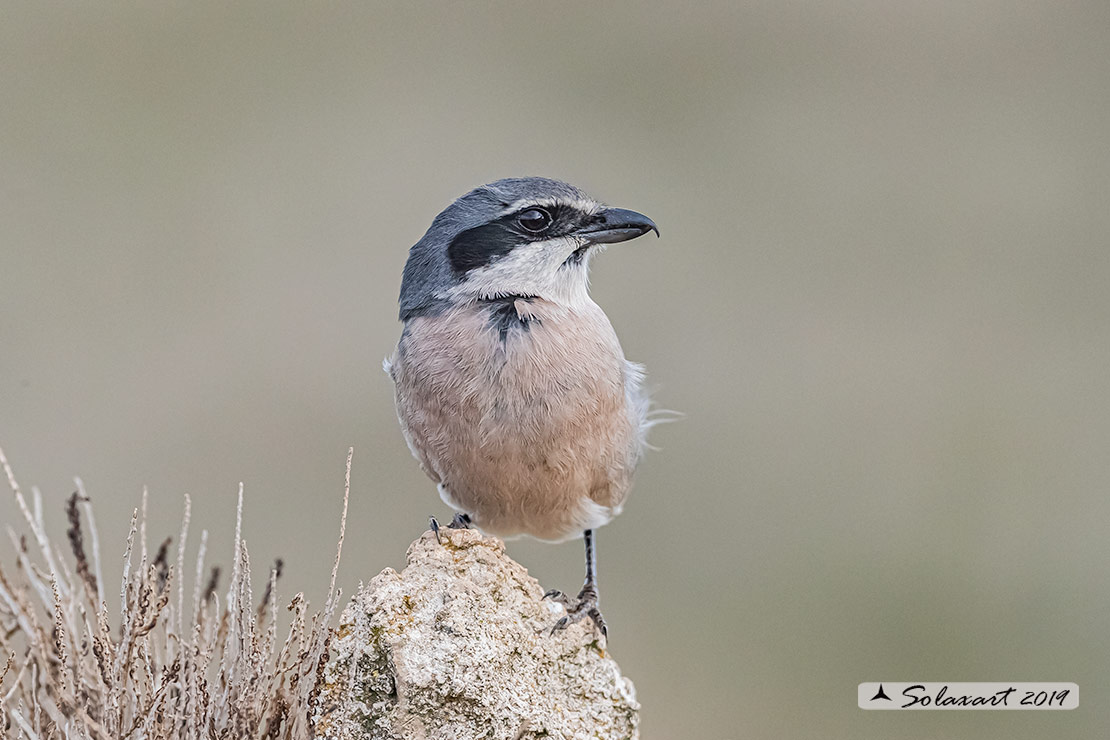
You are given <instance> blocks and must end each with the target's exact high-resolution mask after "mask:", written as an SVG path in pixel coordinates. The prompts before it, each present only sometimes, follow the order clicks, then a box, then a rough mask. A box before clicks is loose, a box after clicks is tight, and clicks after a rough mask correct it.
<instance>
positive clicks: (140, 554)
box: [0, 450, 353, 740]
mask: <svg viewBox="0 0 1110 740" xmlns="http://www.w3.org/2000/svg"><path fill="white" fill-rule="evenodd" d="M352 455H353V450H351V451H348V454H347V475H346V485H345V489H344V494H343V517H342V519H341V521H340V534H339V546H338V551H337V553H336V559H335V564H334V566H333V568H332V575H331V587H330V589H329V591H328V599H327V602H326V604H325V607H324V610H323V612H322V613H321V612H315V613H312V614H311V615H310V614H309V611H308V609H309V606H308V603H307V602H306V601H305V600H304V598H303V596H302V595H301V594H297V595H296V596H294V597H293V599H292V602H291V603H290V604H289V606H288V609H289V611H290V612H291V618H290V619H289V621H290V624H289V628H288V631H287V632H284V631H283V632H284V634H285V637H284V640H282V641H280V642H279V640H278V617H279V614H278V605H277V596H276V583H277V579H278V576H279V575H280V571H281V561H278V562H277V563H276V564H275V565H274V567H273V568H271V569H270V571H269V574H268V578H267V581H266V585H265V588H264V593H263V596H262V599H261V601H260V603H259V604H258V606H257V608H255V606H254V605H253V603H252V589H251V569H250V559H249V557H248V554H247V546H246V543H245V542H243V540H242V538H241V536H240V535H241V525H242V512H243V489H242V486H241V485H240V488H239V506H238V510H237V511H238V514H237V517H236V522H235V557H234V559H233V562H232V569H231V580H230V583H229V584H228V587H227V590H226V592H225V593H226V595H225V596H224V598H223V600H222V601H221V599H220V596H219V595H218V593H217V589H218V575H219V571H218V569H216V568H213V569H211V570H210V571H209V573H208V574H207V575H206V574H205V563H204V558H205V550H206V544H207V539H208V533H207V531H205V532H202V533H201V537H200V545H199V551H198V554H197V558H196V565H195V568H194V571H193V583H192V598H191V603H190V604H188V605H187V604H186V598H185V590H186V588H185V581H186V579H185V573H184V569H185V545H186V542H187V540H188V534H189V498H188V497H187V496H186V497H185V514H184V517H183V521H182V525H181V533H180V535H179V538H178V544H177V548H176V558H173V557H172V554H171V547H172V544H171V541H170V540H166V541H164V542H163V543H162V544H161V545H160V546H159V547H158V549H157V550H156V551H155V553H154V556H153V557H150V556H149V553H148V552H147V543H146V499H147V497H146V493H145V491H144V494H143V500H142V507H141V509H138V510H136V511H135V513H134V514H133V515H132V518H131V530H130V533H129V535H128V537H127V550H126V555H125V557H124V561H123V578H122V583H121V586H120V592H119V619H118V623H117V626H116V628H115V629H114V630H113V629H112V627H111V626H110V625H111V623H112V621H113V620H112V618H111V616H110V614H109V605H108V597H107V595H106V593H105V588H106V586H105V582H104V579H103V577H102V576H101V564H100V553H99V543H98V540H97V534H96V524H95V521H94V520H93V517H92V507H91V506H90V504H89V499H88V497H87V496H86V495H85V492H84V489H83V486H82V485H81V483H80V481H77V485H78V491H77V493H75V494H74V495H73V496H72V497H71V498H70V499H69V502H68V506H67V509H66V514H67V518H68V520H69V530H68V532H67V536H68V540H69V550H70V553H69V554H68V555H67V554H65V553H63V552H62V551H61V550H60V549H58V548H56V546H55V545H54V543H52V542H51V541H50V539H49V538H48V537H47V536H46V530H45V527H44V526H43V517H42V504H41V498H40V497H39V495H38V492H37V491H33V496H32V506H31V507H28V505H27V500H26V498H25V497H24V495H23V491H22V489H20V487H19V484H18V483H17V482H16V479H15V476H14V474H13V473H12V469H11V466H10V465H9V464H8V461H7V459H6V458H5V457H4V454H3V450H0V464H2V465H3V468H4V472H5V473H6V474H7V477H8V483H9V484H10V486H11V490H12V493H13V494H14V495H15V500H16V503H17V505H18V506H19V509H20V511H21V512H22V513H23V518H24V524H25V525H26V529H27V531H26V532H23V533H20V532H17V531H16V530H15V529H14V528H13V527H11V526H8V532H9V535H10V537H11V540H12V542H13V544H14V545H15V550H16V556H15V563H14V566H8V567H3V566H2V565H0V738H7V737H12V738H31V739H36V738H44V739H45V738H90V739H92V738H96V739H98V740H101V739H102V740H109V739H112V740H115V739H117V738H136V739H139V738H142V739H146V738H150V739H152V740H157V739H161V738H175V739H176V738H185V739H189V738H198V739H199V738H208V739H213V740H214V739H221V738H236V739H239V738H295V739H296V740H302V739H303V738H309V737H311V736H312V727H311V717H310V707H311V705H312V702H313V700H314V699H315V695H316V693H317V691H318V689H319V681H320V676H322V667H323V664H324V662H325V661H326V659H327V658H326V656H327V645H328V640H329V636H330V630H329V628H328V625H329V624H330V622H331V619H332V616H333V615H334V612H335V609H336V605H337V602H338V599H339V592H338V591H337V590H336V588H335V577H336V572H337V569H338V567H339V553H340V552H341V551H342V547H343V532H344V529H345V525H346V518H347V500H348V497H349V495H350V490H351V457H352ZM82 515H83V517H82ZM82 519H84V521H85V522H87V525H88V531H89V536H90V544H91V556H90V555H89V554H88V553H87V552H86V548H85V536H84V527H83V526H82V524H83V521H82ZM136 536H137V541H136ZM136 546H137V547H136ZM136 550H137V552H136ZM71 560H72V562H73V564H74V565H73V566H72V567H71V566H70V565H69V564H68V563H69V562H70V561H71ZM136 561H137V562H136ZM202 584H203V585H202ZM113 599H114V596H113Z"/></svg>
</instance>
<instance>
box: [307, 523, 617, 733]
mask: <svg viewBox="0 0 1110 740" xmlns="http://www.w3.org/2000/svg"><path fill="white" fill-rule="evenodd" d="M440 537H441V539H442V544H441V543H438V542H436V539H435V536H434V535H432V534H431V533H430V532H428V533H426V534H425V535H424V536H423V537H421V538H420V539H418V540H417V541H416V542H414V543H413V544H412V546H411V547H409V552H408V565H407V567H406V568H405V569H404V571H402V572H401V573H398V572H396V571H395V570H393V569H391V568H386V569H385V570H383V571H382V572H381V573H380V574H378V576H377V577H375V578H374V579H373V580H372V581H370V583H369V584H368V585H366V586H365V587H363V588H362V589H361V590H360V591H359V592H358V594H356V595H355V597H354V598H353V599H352V600H351V603H350V605H348V607H347V609H346V610H345V611H344V612H343V617H342V619H341V621H340V625H339V628H338V629H337V631H336V633H335V635H334V636H333V638H332V640H331V644H330V648H329V650H330V655H331V659H330V660H329V662H328V665H327V667H326V669H325V671H326V672H325V676H324V686H323V689H322V691H321V694H320V697H319V699H318V701H317V704H316V707H315V715H314V719H315V726H316V736H317V738H320V739H321V740H323V739H324V738H327V739H328V740H356V739H358V740H364V739H365V740H370V739H371V738H373V739H375V740H376V739H378V738H382V739H383V740H384V739H385V738H389V739H390V740H471V738H474V739H475V740H476V739H477V738H482V739H483V740H532V739H533V738H564V739H565V740H571V739H572V738H602V739H604V740H610V739H612V740H621V739H623V738H637V737H638V732H637V729H636V727H637V724H638V716H637V712H638V710H639V704H637V703H636V693H635V689H634V688H633V686H632V682H631V681H629V680H628V679H626V678H623V677H622V676H621V675H620V670H619V669H618V667H617V664H616V663H615V662H614V661H613V660H612V659H611V658H609V657H608V656H607V655H606V654H605V651H604V641H603V640H602V638H600V637H599V636H598V635H596V634H595V633H594V631H593V626H592V625H591V624H590V622H589V620H584V621H582V622H579V623H578V624H574V625H571V626H570V627H568V628H567V629H566V630H565V631H562V632H559V633H556V634H554V635H551V634H549V633H550V628H551V625H553V624H554V623H555V621H556V620H557V619H558V618H559V617H560V616H562V615H563V614H565V612H564V610H563V607H562V606H559V605H557V604H553V603H552V602H550V601H543V600H542V595H543V590H542V589H541V588H540V585H539V583H537V582H536V580H535V579H534V578H532V577H531V576H529V575H528V571H526V570H525V569H524V568H523V567H522V566H520V565H519V564H517V563H516V562H514V561H513V560H511V559H510V558H509V557H508V556H507V555H505V546H504V544H503V543H502V542H501V541H500V540H499V539H497V538H494V537H484V536H482V535H481V534H480V533H478V532H476V531H474V530H465V529H443V530H441V531H440Z"/></svg>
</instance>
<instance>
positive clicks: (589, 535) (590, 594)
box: [543, 529, 609, 637]
mask: <svg viewBox="0 0 1110 740" xmlns="http://www.w3.org/2000/svg"><path fill="white" fill-rule="evenodd" d="M583 539H584V540H585V541H586V582H585V583H584V584H583V585H582V590H581V591H579V592H578V599H577V600H576V601H575V602H574V603H571V602H570V600H569V599H568V598H567V597H566V594H564V593H563V592H561V591H558V590H555V589H552V590H551V591H548V592H547V593H545V594H544V595H543V597H544V598H545V599H552V600H554V601H557V602H559V603H560V604H562V605H563V606H565V607H566V608H567V615H566V616H565V617H563V618H561V619H560V620H559V621H558V622H556V623H555V626H553V627H552V628H551V634H555V633H556V632H558V631H559V630H563V629H566V628H567V625H570V624H574V623H575V622H578V621H581V620H582V619H584V618H585V617H589V618H590V621H592V622H593V623H594V626H595V627H597V629H598V631H599V632H601V636H602V637H608V636H609V633H608V630H607V629H606V627H605V618H604V617H603V616H601V610H600V609H599V608H598V597H597V564H596V561H595V560H594V532H593V530H592V529H587V530H586V531H585V533H584V535H583Z"/></svg>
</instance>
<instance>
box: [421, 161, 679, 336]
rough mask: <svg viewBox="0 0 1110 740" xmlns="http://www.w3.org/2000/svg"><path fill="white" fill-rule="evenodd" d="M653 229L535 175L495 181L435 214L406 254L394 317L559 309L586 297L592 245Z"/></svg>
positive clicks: (650, 223) (630, 215)
mask: <svg viewBox="0 0 1110 740" xmlns="http://www.w3.org/2000/svg"><path fill="white" fill-rule="evenodd" d="M649 231H654V232H655V233H656V234H657V235H658V233H659V229H657V228H656V226H655V223H654V222H653V221H652V220H651V219H650V218H648V217H647V216H645V215H643V214H641V213H636V212H635V211H628V210H625V209H623V208H608V207H606V206H604V205H602V204H601V203H598V202H597V201H595V200H593V199H592V198H590V197H588V196H587V195H585V194H584V193H583V192H582V191H580V190H579V189H578V188H576V187H574V186H572V185H568V184H567V183H564V182H559V181H557V180H549V179H547V178H543V177H522V178H511V179H506V180H498V181H497V182H493V183H490V184H488V185H483V186H481V187H479V188H476V189H474V190H472V191H470V192H469V193H467V194H466V195H464V196H462V197H461V198H459V199H458V200H456V201H455V202H454V203H452V204H451V205H449V206H448V207H447V208H446V209H445V210H444V211H443V212H442V213H440V214H439V215H438V216H436V217H435V220H434V221H432V225H431V227H430V228H429V229H428V231H427V233H425V234H424V237H423V238H422V239H421V240H420V241H419V242H417V243H416V244H415V245H414V246H413V248H412V249H411V250H410V251H409V258H408V262H407V263H406V264H405V273H404V277H403V279H402V281H401V300H400V303H401V318H402V319H408V318H411V317H413V316H418V315H421V314H425V313H434V312H436V311H438V310H441V309H442V308H444V307H447V306H450V305H455V304H458V303H462V302H470V301H479V300H485V299H489V298H498V297H504V296H530V297H537V298H543V299H546V300H550V301H553V302H555V303H561V304H573V303H575V302H576V301H579V300H584V299H585V298H586V288H587V269H588V267H589V260H590V255H591V254H592V253H593V252H594V251H596V249H597V248H598V247H601V246H604V245H606V244H613V243H616V242H623V241H628V240H629V239H635V238H636V237H638V236H642V235H643V234H646V233H647V232H649Z"/></svg>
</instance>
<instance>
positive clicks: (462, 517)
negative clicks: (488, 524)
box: [428, 514, 470, 544]
mask: <svg viewBox="0 0 1110 740" xmlns="http://www.w3.org/2000/svg"><path fill="white" fill-rule="evenodd" d="M428 528H429V529H431V530H432V533H433V534H434V535H435V536H436V542H438V543H440V544H443V540H441V539H440V538H439V520H438V519H436V518H435V517H434V516H430V517H428ZM447 528H448V529H470V517H469V516H468V515H466V514H455V516H454V517H453V518H452V519H451V523H450V524H448V525H447Z"/></svg>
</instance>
